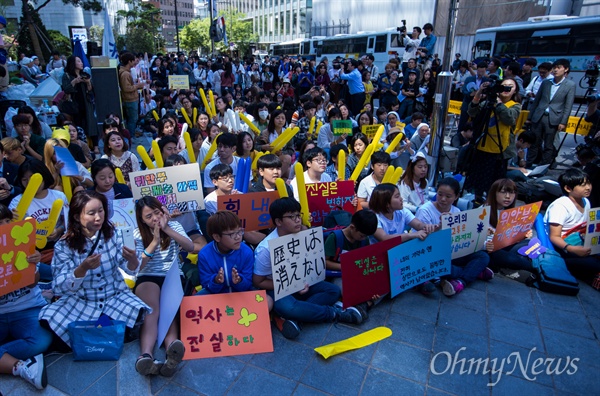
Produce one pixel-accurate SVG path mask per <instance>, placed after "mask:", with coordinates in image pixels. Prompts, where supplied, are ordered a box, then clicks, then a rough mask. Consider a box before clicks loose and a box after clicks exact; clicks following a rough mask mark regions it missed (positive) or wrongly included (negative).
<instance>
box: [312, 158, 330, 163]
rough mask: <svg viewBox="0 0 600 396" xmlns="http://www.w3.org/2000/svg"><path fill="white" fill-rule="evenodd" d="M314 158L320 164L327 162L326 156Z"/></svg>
mask: <svg viewBox="0 0 600 396" xmlns="http://www.w3.org/2000/svg"><path fill="white" fill-rule="evenodd" d="M312 160H313V161H314V162H316V163H318V164H326V163H327V159H326V158H313V159H312Z"/></svg>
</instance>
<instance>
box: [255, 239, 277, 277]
mask: <svg viewBox="0 0 600 396" xmlns="http://www.w3.org/2000/svg"><path fill="white" fill-rule="evenodd" d="M276 238H279V233H278V232H277V228H275V229H274V230H273V231H272V232H271V233H270V234H269V235H267V237H266V238H265V239H263V240H262V241H261V242H260V243H259V244H258V246H257V247H256V250H255V251H254V273H255V274H256V275H259V276H267V277H269V278H271V275H272V272H273V271H272V269H271V253H270V252H269V241H270V240H271V239H276Z"/></svg>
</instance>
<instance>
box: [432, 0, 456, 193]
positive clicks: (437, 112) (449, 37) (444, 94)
mask: <svg viewBox="0 0 600 396" xmlns="http://www.w3.org/2000/svg"><path fill="white" fill-rule="evenodd" d="M458 2H459V0H451V1H450V11H449V14H448V29H447V31H446V43H445V44H446V45H445V47H446V48H445V49H444V58H443V63H442V70H443V71H442V72H441V73H440V74H438V78H437V86H436V90H435V96H434V104H433V115H432V117H431V138H430V139H431V140H430V141H429V147H428V154H429V157H430V158H429V159H430V164H431V166H430V167H429V183H430V185H435V183H436V179H437V175H438V169H439V166H440V160H441V158H442V150H443V149H444V134H445V128H446V117H447V115H448V105H449V104H450V91H451V89H452V72H450V57H451V55H452V46H453V44H454V34H455V31H456V17H457V14H458Z"/></svg>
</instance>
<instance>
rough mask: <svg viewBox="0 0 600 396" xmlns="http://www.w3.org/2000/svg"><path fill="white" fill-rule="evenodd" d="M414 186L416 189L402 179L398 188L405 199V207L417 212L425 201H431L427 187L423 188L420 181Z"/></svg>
mask: <svg viewBox="0 0 600 396" xmlns="http://www.w3.org/2000/svg"><path fill="white" fill-rule="evenodd" d="M413 183H414V182H413ZM414 186H415V189H414V190H411V189H410V187H409V186H408V185H407V184H406V183H405V182H404V180H402V182H401V183H400V186H399V187H398V189H399V190H400V196H401V197H402V200H403V201H404V207H405V208H406V209H408V210H410V211H411V212H413V213H416V212H417V209H418V208H419V207H420V206H423V205H425V202H428V201H429V194H428V193H427V187H425V188H421V187H420V186H419V184H418V183H414Z"/></svg>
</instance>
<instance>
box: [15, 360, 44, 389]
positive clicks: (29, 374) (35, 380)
mask: <svg viewBox="0 0 600 396" xmlns="http://www.w3.org/2000/svg"><path fill="white" fill-rule="evenodd" d="M13 375H14V376H15V377H16V376H19V377H21V378H23V379H24V380H25V381H27V382H29V383H30V384H31V385H33V386H35V387H36V388H37V389H44V388H45V387H46V385H48V378H47V377H46V365H45V364H44V355H42V354H41V353H40V354H39V355H36V356H34V357H32V358H30V359H27V360H23V361H21V362H20V363H19V364H17V365H16V366H15V367H14V368H13Z"/></svg>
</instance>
